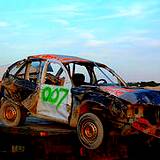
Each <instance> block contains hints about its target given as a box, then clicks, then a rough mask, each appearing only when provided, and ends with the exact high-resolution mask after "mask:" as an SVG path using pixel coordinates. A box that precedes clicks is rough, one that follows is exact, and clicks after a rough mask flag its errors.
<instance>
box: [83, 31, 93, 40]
mask: <svg viewBox="0 0 160 160" xmlns="http://www.w3.org/2000/svg"><path fill="white" fill-rule="evenodd" d="M80 37H82V38H85V39H94V38H95V35H93V34H92V33H89V32H86V33H85V32H84V33H82V34H80Z"/></svg>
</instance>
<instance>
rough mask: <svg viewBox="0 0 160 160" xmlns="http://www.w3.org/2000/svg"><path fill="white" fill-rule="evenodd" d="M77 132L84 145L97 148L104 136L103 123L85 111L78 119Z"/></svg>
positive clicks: (88, 147)
mask: <svg viewBox="0 0 160 160" xmlns="http://www.w3.org/2000/svg"><path fill="white" fill-rule="evenodd" d="M77 134H78V138H79V140H80V142H81V143H82V145H83V146H84V147H86V148H87V149H97V148H98V147H99V146H100V145H101V144H102V142H103V138H104V129H103V124H102V122H101V120H100V119H99V118H98V117H97V116H96V115H95V114H93V113H85V114H83V115H82V116H81V117H80V118H79V120H78V123H77Z"/></svg>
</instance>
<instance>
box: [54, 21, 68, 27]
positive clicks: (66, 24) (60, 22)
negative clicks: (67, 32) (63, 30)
mask: <svg viewBox="0 0 160 160" xmlns="http://www.w3.org/2000/svg"><path fill="white" fill-rule="evenodd" d="M53 22H55V23H58V24H60V25H62V26H65V27H66V26H69V22H68V21H67V20H64V19H55V20H53Z"/></svg>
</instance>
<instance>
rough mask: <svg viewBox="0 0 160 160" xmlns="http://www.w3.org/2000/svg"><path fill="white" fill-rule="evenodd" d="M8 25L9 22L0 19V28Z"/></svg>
mask: <svg viewBox="0 0 160 160" xmlns="http://www.w3.org/2000/svg"><path fill="white" fill-rule="evenodd" d="M8 26H9V23H7V22H5V21H0V28H3V27H4V28H5V27H8Z"/></svg>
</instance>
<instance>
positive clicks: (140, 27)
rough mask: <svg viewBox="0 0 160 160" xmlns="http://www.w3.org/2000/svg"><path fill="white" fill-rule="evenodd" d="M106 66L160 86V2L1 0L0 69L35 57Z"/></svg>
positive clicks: (130, 79) (128, 78)
mask: <svg viewBox="0 0 160 160" xmlns="http://www.w3.org/2000/svg"><path fill="white" fill-rule="evenodd" d="M42 53H43V54H47V53H50V54H52V53H53V54H62V55H72V56H78V57H82V58H86V59H90V60H94V61H97V62H101V63H105V64H107V65H108V66H109V67H111V68H112V69H114V70H115V71H116V72H117V73H118V74H119V75H120V76H121V77H123V79H124V80H126V81H127V82H137V81H151V80H153V81H156V82H160V1H159V0H94V1H92V0H0V66H3V65H5V64H11V63H13V62H15V61H17V60H20V59H24V58H26V57H27V56H30V55H34V54H42Z"/></svg>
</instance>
